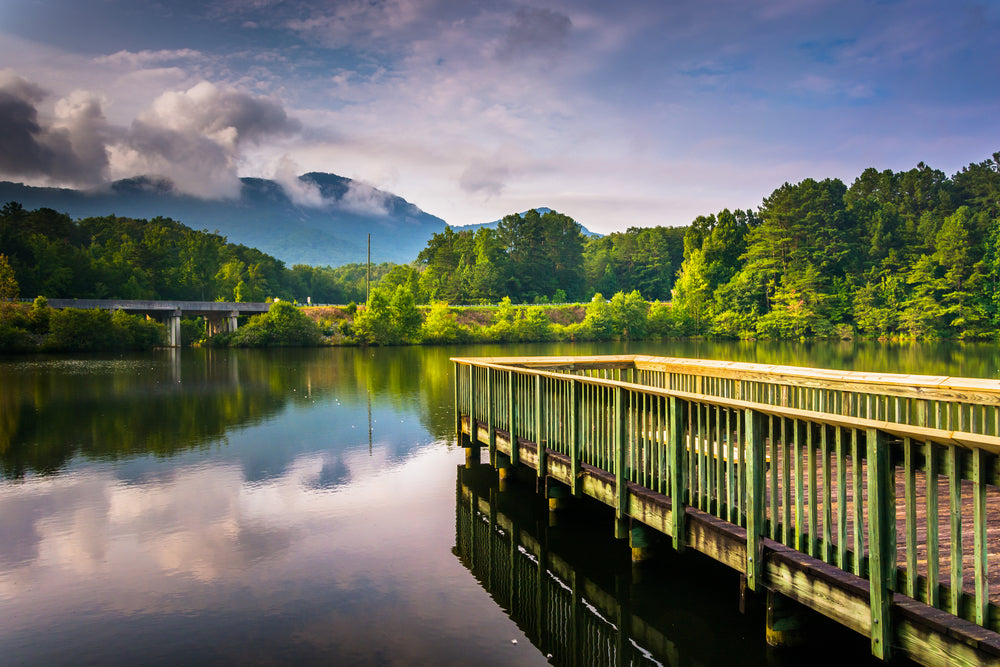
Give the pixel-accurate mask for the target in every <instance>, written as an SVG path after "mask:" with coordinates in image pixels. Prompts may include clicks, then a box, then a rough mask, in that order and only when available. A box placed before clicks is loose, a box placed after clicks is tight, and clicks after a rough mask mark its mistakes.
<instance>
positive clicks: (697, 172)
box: [0, 0, 1000, 233]
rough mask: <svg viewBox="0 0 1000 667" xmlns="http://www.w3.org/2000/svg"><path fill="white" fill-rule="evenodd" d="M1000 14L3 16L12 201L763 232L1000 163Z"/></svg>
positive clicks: (168, 10) (846, 10)
mask: <svg viewBox="0 0 1000 667" xmlns="http://www.w3.org/2000/svg"><path fill="white" fill-rule="evenodd" d="M998 72H1000V3H997V2H983V3H973V2H965V1H963V0H956V1H955V2H950V3H943V2H939V1H937V0H933V1H914V2H907V1H898V2H895V1H892V0H887V1H884V2H854V1H851V0H836V1H826V0H818V1H815V2H801V1H793V0H769V1H764V2H750V1H747V0H715V1H713V0H700V1H697V2H670V1H666V0H657V1H651V2H643V1H637V0H620V1H619V2H614V3H609V2H605V1H594V2H573V1H570V0H554V1H550V2H545V3H543V4H538V3H534V2H528V3H512V2H502V1H498V2H490V1H477V0H462V1H449V0H385V1H383V0H350V1H345V2H340V1H328V2H319V1H318V0H193V1H190V2H186V1H185V2H171V1H169V0H3V2H2V3H0V179H2V180H13V181H21V182H25V183H30V184H36V185H40V184H45V185H66V186H72V187H98V186H100V185H101V184H102V183H106V182H107V181H109V180H112V179H117V178H123V177H127V176H134V175H138V174H155V175H162V176H167V177H170V178H171V179H173V180H174V181H175V183H176V184H177V186H178V187H179V188H181V189H182V190H185V191H187V192H190V193H193V194H196V195H199V196H202V197H225V196H231V195H232V194H233V193H234V192H235V188H236V183H237V181H236V179H237V178H238V177H239V176H261V177H267V178H275V179H277V180H279V181H281V182H283V183H286V184H288V187H289V188H290V189H294V192H293V194H295V196H297V197H298V198H299V199H300V200H301V201H302V202H303V203H304V204H309V205H320V204H321V203H322V202H320V201H319V200H318V197H317V195H316V193H313V192H309V191H307V190H303V189H301V188H295V182H294V176H297V175H298V174H301V173H304V172H307V171H326V172H332V173H336V174H340V175H342V176H348V177H351V178H355V179H359V180H362V181H364V182H365V183H367V184H370V185H372V186H374V187H376V188H380V189H383V190H387V191H390V192H393V193H395V194H398V195H400V196H402V197H405V198H406V199H408V200H410V201H411V202H413V203H415V204H416V205H417V206H420V207H421V208H422V209H424V210H425V211H427V212H429V213H432V214H435V215H438V216H440V217H442V218H444V219H445V220H446V221H447V222H449V223H451V224H455V225H461V224H469V223H478V222H487V221H490V220H495V219H497V218H500V217H502V216H503V215H506V214H508V213H512V212H516V211H523V210H525V209H528V208H532V207H538V206H549V207H551V208H554V209H556V210H558V211H560V212H563V213H566V214H568V215H570V216H572V217H573V218H575V219H576V220H577V221H579V222H580V223H582V224H584V225H585V226H587V227H588V228H589V229H592V230H594V231H599V232H605V233H606V232H610V231H614V230H621V229H625V228H626V227H630V226H653V225H681V224H688V223H689V222H691V220H692V219H693V218H694V217H695V216H697V215H700V214H708V213H713V212H717V211H719V210H721V209H722V208H725V207H729V208H756V207H757V206H759V205H760V203H761V200H762V199H763V198H764V197H766V196H767V195H768V194H770V193H771V191H772V190H774V189H775V188H776V187H778V186H779V185H781V184H782V183H783V182H785V181H788V182H792V183H794V182H798V181H800V180H802V179H804V178H807V177H812V178H818V179H819V178H825V177H839V178H841V179H843V180H844V181H845V182H847V184H848V185H850V183H851V182H852V180H853V179H854V178H855V177H856V176H857V175H859V174H860V173H861V171H862V170H864V169H865V168H866V167H875V168H877V169H893V170H897V171H898V170H905V169H909V168H911V167H913V166H915V165H916V164H917V162H920V161H924V162H926V163H927V164H929V165H930V166H932V167H935V168H938V169H941V170H943V171H945V172H946V173H947V174H949V175H951V174H953V173H954V172H956V171H958V170H959V169H961V167H963V166H964V165H966V164H968V163H970V162H980V161H982V160H984V159H986V158H987V157H989V156H990V155H991V154H992V153H993V152H994V151H997V150H1000V74H998Z"/></svg>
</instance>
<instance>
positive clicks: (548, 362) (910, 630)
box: [454, 356, 1000, 664]
mask: <svg viewBox="0 0 1000 667" xmlns="http://www.w3.org/2000/svg"><path fill="white" fill-rule="evenodd" d="M454 361H455V364H456V417H457V428H458V429H459V431H460V432H462V433H467V434H469V436H471V439H472V443H473V444H474V445H475V444H479V443H482V444H485V445H487V446H488V447H489V448H490V453H491V460H495V459H494V458H493V457H494V456H495V453H496V452H497V451H500V452H501V453H503V454H505V455H506V456H507V457H508V458H509V461H510V463H512V464H515V465H516V464H518V463H522V462H523V463H526V464H528V465H529V466H532V467H534V468H535V469H536V471H537V474H538V476H539V478H540V479H541V480H545V479H547V478H551V479H555V480H558V481H561V482H564V483H565V484H566V485H567V486H568V487H569V488H570V489H571V491H572V493H573V494H574V495H579V494H580V493H586V494H588V495H592V496H594V497H597V498H599V499H601V500H603V501H605V502H607V503H608V504H609V505H612V506H613V507H614V508H615V511H616V517H617V518H618V520H619V522H622V521H625V520H627V519H631V520H633V521H639V522H641V523H642V524H644V525H646V526H650V527H652V528H655V529H657V530H660V531H661V532H663V533H665V534H667V535H670V536H671V537H672V539H673V542H674V545H675V546H676V547H679V548H681V547H683V546H685V545H686V544H687V545H690V546H692V547H694V548H697V549H698V550H701V551H704V552H706V553H709V554H710V555H712V556H713V557H715V558H717V559H718V560H720V561H722V562H725V563H727V564H729V565H730V566H732V567H734V568H736V569H738V570H739V571H741V572H742V573H744V574H745V576H746V581H747V586H748V588H750V589H751V590H760V589H763V588H767V589H770V590H774V591H778V592H780V593H782V594H784V595H787V596H789V597H792V598H793V599H796V600H799V601H800V602H803V603H804V604H807V605H809V606H812V607H813V608H815V609H817V610H819V611H820V612H822V613H824V614H826V615H827V616H830V617H831V618H834V619H836V620H839V621H840V622H842V623H844V624H845V625H848V626H849V627H852V628H854V629H856V630H857V631H859V632H862V633H864V634H866V635H868V636H870V637H871V641H872V650H873V653H874V654H875V655H878V656H881V657H888V656H890V654H891V653H892V650H893V647H896V648H897V649H898V650H899V651H901V652H902V653H904V654H908V655H910V656H911V657H914V658H915V659H918V660H919V661H921V662H924V663H925V664H938V663H936V662H935V659H932V657H928V656H932V655H936V654H942V653H941V652H942V651H944V652H945V653H943V654H942V655H951V656H952V657H954V655H955V654H956V653H955V652H958V654H961V653H962V651H966V652H968V651H971V653H969V655H971V656H973V657H974V658H975V659H976V660H978V659H979V658H981V656H982V655H995V656H996V657H995V659H998V660H1000V636H998V635H996V634H995V633H996V632H997V631H998V630H1000V614H998V611H997V610H998V607H997V605H998V603H1000V577H997V575H998V574H1000V490H998V479H1000V467H998V461H997V454H998V453H1000V437H998V432H1000V428H998V423H1000V382H996V381H991V380H974V379H964V378H945V377H929V376H912V375H888V374H870V373H851V372H844V371H826V370H815V369H805V368H794V367H778V366H766V365H757V364H744V363H728V362H713V361H699V360H683V359H669V358H657V357H649V356H614V357H566V358H552V357H536V358H490V359H463V358H457V359H454ZM720 536H725V537H720ZM991 575H992V576H991ZM942 612H943V613H942ZM929 619H931V620H929ZM934 623H937V624H939V626H940V627H938V626H934V627H938V630H937V631H935V632H937V634H936V635H934V636H935V637H937V638H936V639H934V641H933V642H931V644H932V646H930V647H928V646H929V644H928V642H929V640H928V639H927V636H928V634H927V633H928V624H930V625H933V624H934ZM940 624H944V625H943V626H941V625H940ZM942 628H943V629H942ZM977 628H978V629H979V630H977ZM932 634H933V632H932ZM958 636H960V637H962V638H963V639H961V641H958V640H956V639H955V637H958ZM949 637H951V639H949ZM949 642H951V643H949ZM956 642H957V643H956ZM963 647H964V648H963ZM970 647H971V648H970ZM948 652H950V653H948ZM984 652H985V653H984ZM960 662H961V661H960ZM941 664H944V663H941ZM968 664H980V663H979V662H975V661H973V659H972V658H970V662H969V663H968Z"/></svg>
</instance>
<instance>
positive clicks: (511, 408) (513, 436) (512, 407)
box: [507, 371, 521, 466]
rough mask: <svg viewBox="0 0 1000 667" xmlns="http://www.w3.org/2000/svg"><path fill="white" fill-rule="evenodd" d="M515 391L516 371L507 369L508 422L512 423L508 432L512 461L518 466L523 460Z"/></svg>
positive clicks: (512, 463)
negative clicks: (519, 443) (518, 441)
mask: <svg viewBox="0 0 1000 667" xmlns="http://www.w3.org/2000/svg"><path fill="white" fill-rule="evenodd" d="M515 398H516V397H515V392H514V371H507V409H508V412H509V413H510V414H509V415H508V416H507V422H508V423H509V424H510V428H509V429H508V433H509V434H510V463H511V465H513V466H516V465H517V464H518V463H520V462H521V448H520V447H519V446H518V444H517V438H518V435H517V419H518V415H517V402H516V401H515Z"/></svg>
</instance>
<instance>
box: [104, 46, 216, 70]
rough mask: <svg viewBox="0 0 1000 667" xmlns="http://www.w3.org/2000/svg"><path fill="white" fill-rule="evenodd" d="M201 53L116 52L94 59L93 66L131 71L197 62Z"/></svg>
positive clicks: (182, 51)
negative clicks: (159, 65) (126, 68)
mask: <svg viewBox="0 0 1000 667" xmlns="http://www.w3.org/2000/svg"><path fill="white" fill-rule="evenodd" d="M202 57H203V56H202V53H201V52H200V51H195V50H194V49H159V50H156V51H152V50H149V49H146V50H143V51H124V50H123V51H118V52H116V53H112V54H110V55H107V56H98V57H97V58H94V64H95V65H113V66H126V67H129V68H133V69H139V68H145V67H149V66H150V65H153V64H159V63H163V62H172V61H177V60H198V59H201V58H202Z"/></svg>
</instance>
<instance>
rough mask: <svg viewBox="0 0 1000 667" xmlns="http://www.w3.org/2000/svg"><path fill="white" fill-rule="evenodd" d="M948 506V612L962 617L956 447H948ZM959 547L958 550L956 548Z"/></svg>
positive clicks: (959, 486)
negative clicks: (949, 540)
mask: <svg viewBox="0 0 1000 667" xmlns="http://www.w3.org/2000/svg"><path fill="white" fill-rule="evenodd" d="M948 504H949V515H950V517H951V553H950V554H949V555H950V556H951V558H950V559H949V560H950V562H951V568H950V574H951V591H950V596H949V599H948V610H949V611H950V612H951V613H953V614H954V615H955V616H961V615H962V462H961V452H959V450H958V447H957V446H956V445H949V446H948ZM956 547H957V548H956Z"/></svg>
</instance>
